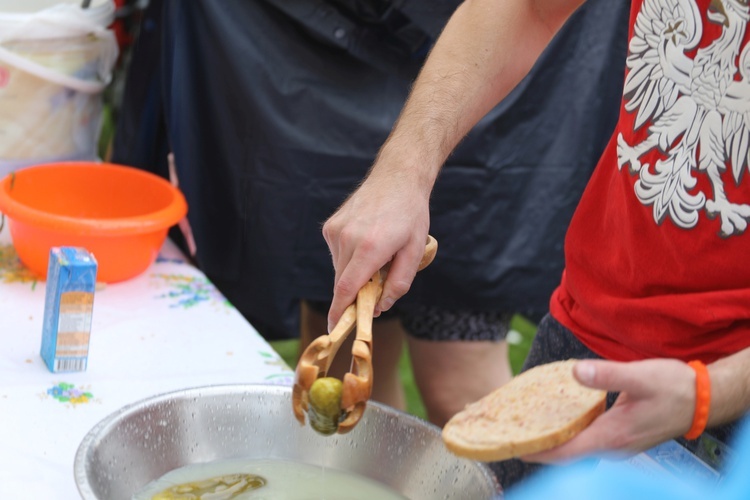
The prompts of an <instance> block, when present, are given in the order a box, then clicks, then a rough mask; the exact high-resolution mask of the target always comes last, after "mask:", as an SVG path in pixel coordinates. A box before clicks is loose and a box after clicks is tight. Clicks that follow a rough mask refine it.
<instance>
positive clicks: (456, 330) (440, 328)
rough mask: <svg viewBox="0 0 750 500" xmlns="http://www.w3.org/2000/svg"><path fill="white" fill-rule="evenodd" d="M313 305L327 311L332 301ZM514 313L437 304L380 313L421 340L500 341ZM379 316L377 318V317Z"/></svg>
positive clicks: (398, 308) (321, 311)
mask: <svg viewBox="0 0 750 500" xmlns="http://www.w3.org/2000/svg"><path fill="white" fill-rule="evenodd" d="M307 303H308V304H309V305H310V307H311V308H312V309H313V310H315V311H317V312H319V313H321V314H327V313H328V308H329V307H330V303H327V302H316V301H307ZM512 317H513V314H512V313H509V312H504V311H475V310H471V309H445V308H441V307H435V306H412V305H410V306H409V307H408V308H407V307H403V308H402V307H399V306H398V305H397V306H395V307H393V308H392V309H391V310H389V311H387V312H385V313H383V314H381V315H380V318H383V319H388V318H398V319H400V320H401V324H402V325H403V327H404V329H405V330H406V333H407V334H408V335H409V336H411V337H413V338H416V339H419V340H433V341H452V340H453V341H482V340H484V341H494V342H497V341H500V340H504V339H505V337H506V335H507V334H508V330H509V328H510V319H511V318H512ZM378 319H379V318H376V321H377V320H378Z"/></svg>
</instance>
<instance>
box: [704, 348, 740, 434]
mask: <svg viewBox="0 0 750 500" xmlns="http://www.w3.org/2000/svg"><path fill="white" fill-rule="evenodd" d="M708 371H709V377H710V380H711V406H710V409H709V413H708V427H713V426H716V425H720V424H725V423H727V422H731V421H733V420H736V419H738V418H740V417H741V416H742V415H743V414H745V413H746V412H747V411H748V410H749V409H750V348H747V349H743V350H742V351H740V352H738V353H736V354H733V355H731V356H727V357H726V358H723V359H720V360H718V361H716V362H714V363H711V364H710V365H709V366H708Z"/></svg>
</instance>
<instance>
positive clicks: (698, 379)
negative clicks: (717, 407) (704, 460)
mask: <svg viewBox="0 0 750 500" xmlns="http://www.w3.org/2000/svg"><path fill="white" fill-rule="evenodd" d="M688 366H689V367H690V368H692V369H693V370H695V413H694V414H693V425H692V426H691V427H690V430H689V431H687V434H685V439H696V438H697V437H698V436H700V435H701V433H702V432H703V430H704V429H705V428H706V424H707V423H708V409H709V407H710V406H711V380H710V379H709V378H708V368H706V365H704V364H703V363H701V362H700V361H691V362H689V363H688Z"/></svg>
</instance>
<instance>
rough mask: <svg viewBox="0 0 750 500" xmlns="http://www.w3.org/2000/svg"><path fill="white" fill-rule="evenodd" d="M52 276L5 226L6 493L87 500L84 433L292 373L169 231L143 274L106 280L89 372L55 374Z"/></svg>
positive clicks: (1, 307) (1, 430) (0, 241)
mask: <svg viewBox="0 0 750 500" xmlns="http://www.w3.org/2000/svg"><path fill="white" fill-rule="evenodd" d="M44 296H45V283H44V282H43V281H38V280H37V279H36V278H35V277H34V276H33V275H32V274H30V272H29V271H28V270H26V269H25V268H24V267H23V266H22V265H21V264H20V262H19V261H18V258H17V256H16V254H15V252H14V250H13V247H12V245H11V242H10V236H9V231H8V228H7V227H6V228H5V230H3V231H2V233H0V497H2V498H12V499H39V500H41V499H44V500H49V499H79V498H80V497H79V495H78V490H77V488H76V486H75V481H74V478H73V460H74V457H75V453H76V450H77V448H78V445H79V443H80V442H81V440H82V439H83V437H84V435H85V434H86V433H87V432H88V431H89V430H90V429H91V428H92V427H93V426H94V425H95V424H96V423H97V422H99V421H100V420H101V419H103V418H105V417H106V416H107V415H109V414H110V413H112V412H114V411H115V410H117V409H119V408H121V407H122V406H124V405H126V404H129V403H133V402H135V401H138V400H140V399H143V398H146V397H150V396H153V395H156V394H160V393H163V392H168V391H172V390H178V389H184V388H189V387H196V386H204V385H213V384H224V383H267V384H281V385H290V384H291V383H292V382H293V375H294V374H293V372H292V371H291V370H290V368H289V367H288V366H286V364H285V363H284V362H283V360H282V359H281V358H280V357H279V356H278V355H277V354H276V353H275V352H274V351H273V349H272V348H271V347H270V346H269V344H268V343H266V342H265V340H263V339H262V338H261V337H260V335H259V334H258V333H257V331H256V330H255V329H254V328H253V327H252V326H251V325H250V324H248V323H247V321H245V319H244V318H243V317H242V316H241V315H240V314H239V313H238V312H237V311H236V310H235V309H234V308H233V307H232V306H231V305H230V304H229V303H228V302H227V301H226V299H225V298H224V297H223V296H222V295H221V294H220V293H219V292H218V291H217V289H216V288H215V287H214V286H213V285H212V284H211V283H210V282H209V281H208V280H207V279H206V277H205V275H203V274H202V273H201V272H200V271H199V270H197V269H196V268H195V267H193V266H191V265H190V264H189V263H186V262H185V260H184V259H183V258H182V256H181V254H180V252H179V251H178V250H177V249H176V247H174V245H172V244H171V243H170V242H169V241H167V243H166V244H165V246H164V248H163V249H162V252H161V255H160V257H159V258H158V259H157V261H156V262H155V263H154V264H153V265H152V266H151V267H150V268H149V269H148V270H147V271H146V272H145V273H144V274H142V275H140V276H138V277H136V278H133V279H131V280H128V281H126V282H122V283H117V284H110V285H104V286H100V287H98V289H97V291H96V294H95V298H94V313H93V322H92V327H91V341H90V345H89V362H88V370H87V371H86V372H82V373H67V374H56V373H51V372H50V371H49V370H48V369H47V367H46V365H45V364H44V363H43V362H42V359H41V357H40V355H39V348H40V346H41V334H42V317H43V313H44Z"/></svg>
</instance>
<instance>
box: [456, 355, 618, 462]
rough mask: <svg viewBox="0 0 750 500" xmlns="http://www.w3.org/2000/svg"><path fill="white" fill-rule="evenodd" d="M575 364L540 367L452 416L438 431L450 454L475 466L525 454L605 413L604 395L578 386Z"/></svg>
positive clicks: (556, 443)
mask: <svg viewBox="0 0 750 500" xmlns="http://www.w3.org/2000/svg"><path fill="white" fill-rule="evenodd" d="M576 362H577V360H567V361H558V362H554V363H549V364H546V365H540V366H537V367H534V368H531V369H529V370H527V371H526V372H523V373H521V374H519V375H518V376H517V377H515V378H514V379H513V380H511V381H510V382H509V383H507V384H505V385H504V386H502V387H500V388H499V389H497V390H495V391H494V392H492V393H491V394H489V395H488V396H486V397H484V398H482V399H480V400H479V401H477V402H475V403H472V404H470V405H468V406H467V407H466V408H465V409H464V410H463V411H461V412H459V413H458V414H457V415H455V416H454V417H453V418H452V419H451V420H450V421H449V422H448V423H447V424H446V425H445V428H444V429H443V441H444V442H445V445H446V446H447V447H448V449H449V450H451V451H452V452H453V453H455V454H456V455H459V456H463V457H466V458H470V459H473V460H480V461H498V460H506V459H509V458H513V457H520V456H524V455H530V454H533V453H537V452H540V451H544V450H548V449H551V448H554V447H556V446H559V445H561V444H563V443H564V442H566V441H568V440H570V439H571V438H573V437H574V436H575V435H576V434H578V433H579V432H581V431H582V430H583V429H585V428H586V427H587V426H588V425H589V424H590V423H591V422H593V421H594V419H596V417H598V416H599V415H601V414H602V413H603V412H604V410H605V409H606V395H607V393H606V391H603V390H597V389H590V388H588V387H584V386H583V385H581V384H580V383H579V382H578V381H577V380H576V379H575V377H574V376H573V366H574V365H575V363H576Z"/></svg>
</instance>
